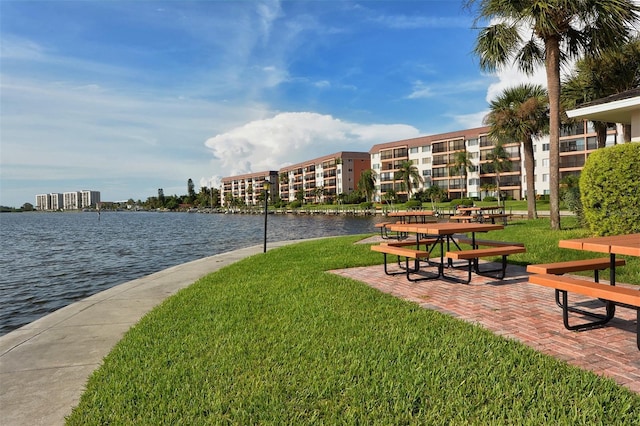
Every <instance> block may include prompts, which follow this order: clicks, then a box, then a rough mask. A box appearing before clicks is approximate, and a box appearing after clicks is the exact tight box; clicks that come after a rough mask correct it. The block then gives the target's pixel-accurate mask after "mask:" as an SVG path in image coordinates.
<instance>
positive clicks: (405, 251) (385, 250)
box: [371, 241, 437, 282]
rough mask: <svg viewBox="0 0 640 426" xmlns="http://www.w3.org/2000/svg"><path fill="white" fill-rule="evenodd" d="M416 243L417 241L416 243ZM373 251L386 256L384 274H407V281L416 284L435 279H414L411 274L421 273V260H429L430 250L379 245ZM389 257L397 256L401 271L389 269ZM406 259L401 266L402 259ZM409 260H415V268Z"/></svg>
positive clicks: (373, 247) (374, 246)
mask: <svg viewBox="0 0 640 426" xmlns="http://www.w3.org/2000/svg"><path fill="white" fill-rule="evenodd" d="M414 243H415V241H414ZM371 250H373V251H377V252H379V253H382V254H383V255H384V256H383V257H384V273H385V274H386V275H401V274H406V276H407V280H409V281H412V282H415V281H421V280H424V279H433V278H437V276H434V277H430V276H429V277H426V278H425V277H421V278H412V277H411V274H414V273H417V272H419V271H420V259H424V258H427V259H428V258H429V251H428V250H419V249H411V248H406V247H399V246H396V245H392V244H379V245H372V246H371ZM387 255H395V256H398V266H399V267H401V269H402V270H401V271H396V272H391V271H389V269H388V266H387V264H388V262H387ZM401 258H404V266H402V265H401V263H400V259H401ZM409 260H413V261H414V264H413V267H410V266H409Z"/></svg>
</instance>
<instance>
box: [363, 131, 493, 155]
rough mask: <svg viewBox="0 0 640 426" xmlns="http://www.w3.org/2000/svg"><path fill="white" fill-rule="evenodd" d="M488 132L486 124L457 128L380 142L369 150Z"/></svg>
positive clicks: (466, 136) (420, 143)
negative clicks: (450, 130)
mask: <svg viewBox="0 0 640 426" xmlns="http://www.w3.org/2000/svg"><path fill="white" fill-rule="evenodd" d="M487 132H489V127H487V126H485V127H476V128H473V129H464V130H456V131H453V132H448V133H440V134H437V135H428V136H419V137H417V138H412V139H404V140H400V141H394V142H386V143H379V144H377V145H374V146H372V147H371V149H370V150H369V153H370V154H375V153H377V152H379V151H381V150H383V149H390V148H394V147H398V146H406V147H407V148H414V147H418V146H426V145H431V144H432V143H434V142H439V141H443V140H448V139H460V138H464V139H468V138H474V137H478V136H480V135H481V134H485V133H487Z"/></svg>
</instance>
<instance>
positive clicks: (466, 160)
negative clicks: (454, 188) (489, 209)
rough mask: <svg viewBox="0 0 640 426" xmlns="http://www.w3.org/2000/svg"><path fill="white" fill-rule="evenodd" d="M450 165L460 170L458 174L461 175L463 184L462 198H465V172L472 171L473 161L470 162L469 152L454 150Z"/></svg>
mask: <svg viewBox="0 0 640 426" xmlns="http://www.w3.org/2000/svg"><path fill="white" fill-rule="evenodd" d="M451 165H452V166H453V168H454V169H455V170H456V171H458V172H460V176H462V182H463V184H464V186H463V189H464V192H463V193H462V198H465V194H466V193H467V172H472V171H473V163H472V162H471V158H470V156H469V152H468V151H466V150H464V151H457V152H455V153H454V155H453V163H452V164H451Z"/></svg>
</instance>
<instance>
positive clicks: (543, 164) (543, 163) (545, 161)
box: [542, 158, 549, 167]
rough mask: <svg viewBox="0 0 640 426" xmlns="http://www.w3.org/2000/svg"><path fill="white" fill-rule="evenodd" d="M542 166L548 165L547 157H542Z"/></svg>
mask: <svg viewBox="0 0 640 426" xmlns="http://www.w3.org/2000/svg"><path fill="white" fill-rule="evenodd" d="M542 167H549V159H548V158H543V159H542Z"/></svg>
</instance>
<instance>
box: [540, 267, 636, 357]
mask: <svg viewBox="0 0 640 426" xmlns="http://www.w3.org/2000/svg"><path fill="white" fill-rule="evenodd" d="M529 283H531V284H537V285H541V286H545V287H550V288H553V289H555V291H556V293H557V292H560V293H561V295H562V302H561V304H562V320H563V322H564V326H565V328H566V329H567V330H588V329H591V328H595V327H601V326H603V325H605V324H606V323H608V322H609V321H611V320H612V319H613V318H614V316H615V308H616V304H619V305H622V306H624V307H627V308H631V309H635V310H636V312H637V321H636V346H637V347H638V349H639V350H640V289H634V288H628V287H620V286H612V285H608V284H603V283H597V282H593V281H587V280H583V279H578V278H572V277H566V276H559V275H552V274H533V275H530V276H529ZM567 293H577V294H582V295H584V296H588V297H593V298H597V299H602V300H604V301H605V304H606V313H605V314H604V315H596V314H591V315H590V316H592V317H595V318H596V320H595V321H591V322H587V323H582V324H577V325H571V324H569V312H571V310H570V308H569V305H568V303H569V302H568V296H567Z"/></svg>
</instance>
